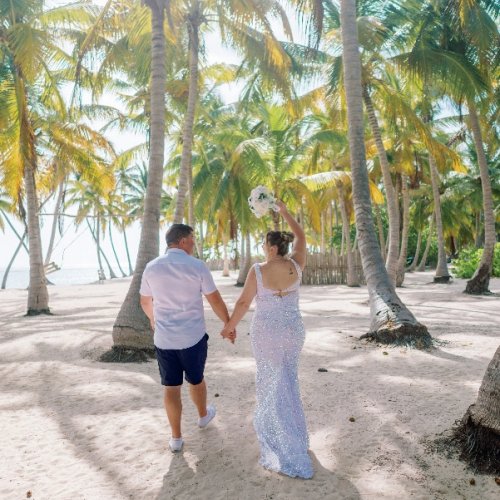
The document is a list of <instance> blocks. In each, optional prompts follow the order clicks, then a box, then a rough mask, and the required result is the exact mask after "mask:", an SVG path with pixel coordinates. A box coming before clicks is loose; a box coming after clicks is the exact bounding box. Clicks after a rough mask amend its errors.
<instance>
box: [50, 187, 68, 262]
mask: <svg viewBox="0 0 500 500" xmlns="http://www.w3.org/2000/svg"><path fill="white" fill-rule="evenodd" d="M64 186H65V180H62V181H61V184H59V191H58V193H57V199H56V206H55V208H54V218H53V220H52V229H51V231H50V240H49V247H48V248H47V254H46V255H45V265H46V266H48V265H49V262H50V259H51V257H52V250H53V248H54V241H55V239H56V229H57V225H58V223H59V213H60V211H61V204H62V201H63V196H64Z"/></svg>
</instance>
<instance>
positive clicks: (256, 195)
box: [248, 186, 278, 219]
mask: <svg viewBox="0 0 500 500" xmlns="http://www.w3.org/2000/svg"><path fill="white" fill-rule="evenodd" d="M248 204H249V205H250V210H251V211H252V212H253V214H254V215H255V217H258V218H259V219H260V218H261V217H262V216H264V215H266V213H267V212H269V210H274V211H275V212H277V211H278V206H277V205H276V198H275V197H274V195H273V193H271V191H269V189H268V188H267V187H265V186H257V187H256V188H253V189H252V192H251V193H250V197H249V198H248Z"/></svg>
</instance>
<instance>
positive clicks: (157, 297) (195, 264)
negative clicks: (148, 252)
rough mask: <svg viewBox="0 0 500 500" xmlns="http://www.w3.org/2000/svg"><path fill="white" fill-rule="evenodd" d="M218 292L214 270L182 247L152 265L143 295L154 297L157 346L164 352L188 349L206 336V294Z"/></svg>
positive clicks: (172, 250) (145, 273) (148, 268)
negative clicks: (204, 299)
mask: <svg viewBox="0 0 500 500" xmlns="http://www.w3.org/2000/svg"><path fill="white" fill-rule="evenodd" d="M216 290H217V287H216V286H215V283H214V280H213V278H212V274H211V273H210V270H209V269H208V267H207V266H206V265H205V263H204V262H202V261H201V260H199V259H196V258H194V257H192V256H191V255H188V254H187V253H186V252H185V251H184V250H181V249H180V248H169V249H168V251H167V253H166V254H165V255H162V256H160V257H158V258H156V259H154V260H152V261H151V262H149V263H148V264H147V266H146V269H145V270H144V273H143V275H142V281H141V290H140V294H141V295H144V296H147V297H153V311H154V317H155V333H154V343H155V346H156V347H159V348H160V349H187V348H188V347H191V346H193V345H195V344H197V343H198V342H199V341H200V340H201V339H202V338H203V336H204V335H205V332H206V329H205V315H204V313H203V296H202V294H203V295H208V294H210V293H213V292H215V291H216Z"/></svg>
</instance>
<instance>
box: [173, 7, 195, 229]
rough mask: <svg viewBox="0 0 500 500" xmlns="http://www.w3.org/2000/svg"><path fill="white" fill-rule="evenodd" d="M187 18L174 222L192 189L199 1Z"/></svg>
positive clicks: (180, 220) (179, 220)
mask: <svg viewBox="0 0 500 500" xmlns="http://www.w3.org/2000/svg"><path fill="white" fill-rule="evenodd" d="M192 5H193V7H192V10H191V12H190V14H189V18H188V32H189V94H188V103H187V110H186V118H185V121H184V130H183V132H182V155H181V166H180V172H179V185H178V188H177V203H176V206H175V213H174V223H181V222H182V220H183V219H184V204H185V203H184V202H185V198H186V192H187V190H188V189H189V190H192V181H191V183H190V186H188V183H189V179H190V178H191V175H192V174H190V172H189V171H190V170H192V168H193V167H192V165H191V158H192V154H193V125H194V115H195V111H196V103H197V102H198V57H199V44H200V42H199V28H200V21H201V17H200V16H201V12H200V7H201V6H200V2H199V1H198V0H195V1H194V2H193V4H192Z"/></svg>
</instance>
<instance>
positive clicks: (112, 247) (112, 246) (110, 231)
mask: <svg viewBox="0 0 500 500" xmlns="http://www.w3.org/2000/svg"><path fill="white" fill-rule="evenodd" d="M112 225H113V224H112V223H111V220H110V221H109V225H108V234H109V242H110V243H111V249H112V250H113V255H114V256H115V260H116V265H117V266H118V269H119V270H120V272H121V273H122V277H123V278H125V277H126V276H127V275H126V274H125V273H124V272H123V269H122V266H120V259H119V258H118V254H117V253H116V248H115V244H114V242H113V231H112Z"/></svg>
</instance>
